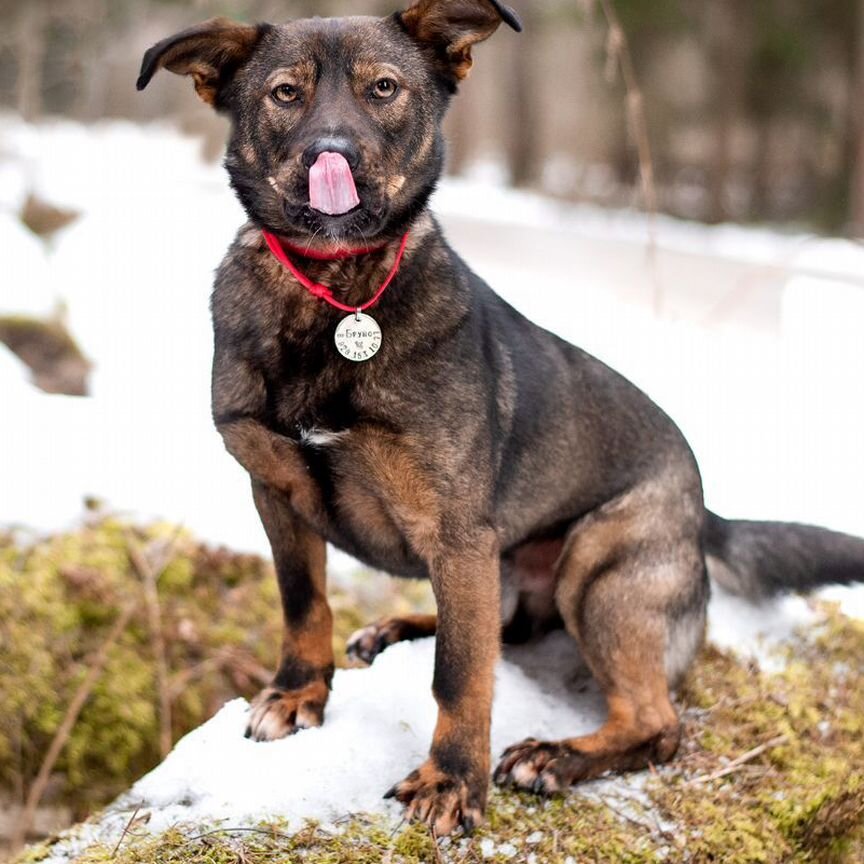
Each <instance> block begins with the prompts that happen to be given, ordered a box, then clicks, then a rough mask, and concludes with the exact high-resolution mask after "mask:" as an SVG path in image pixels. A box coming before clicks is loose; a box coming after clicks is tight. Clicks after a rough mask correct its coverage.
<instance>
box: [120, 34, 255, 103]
mask: <svg viewBox="0 0 864 864" xmlns="http://www.w3.org/2000/svg"><path fill="white" fill-rule="evenodd" d="M264 30H265V25H258V26H252V25H250V24H238V23H237V22H236V21H229V20H228V19H227V18H213V19H211V20H210V21H205V22H204V23H203V24H199V25H198V26H197V27H190V28H189V29H188V30H184V31H183V32H182V33H177V34H176V35H174V36H169V37H168V38H167V39H163V40H162V41H161V42H157V43H156V44H155V45H154V46H153V47H152V48H151V49H150V50H149V51H148V52H147V53H146V54H145V55H144V60H143V61H142V63H141V74H140V75H139V76H138V83H137V85H136V86H137V87H138V89H139V90H143V89H144V88H145V87H146V86H147V85H148V84H149V83H150V79H151V78H152V77H153V76H154V75H155V74H156V73H157V72H158V71H159V70H160V69H162V68H163V67H164V68H165V69H167V70H168V71H169V72H174V73H176V74H177V75H191V76H192V77H193V79H194V80H195V90H196V91H197V93H198V95H199V96H200V97H201V98H202V99H203V100H204V101H205V102H207V103H208V104H209V105H214V106H215V105H216V104H217V100H218V97H219V91H220V90H221V89H222V87H224V86H225V84H227V83H228V81H229V80H230V79H231V77H232V76H233V75H234V73H235V72H236V71H237V70H238V69H239V68H240V67H241V66H242V65H243V64H244V63H245V62H246V61H247V60H248V59H249V57H250V56H251V55H252V52H253V51H254V50H255V47H256V46H257V44H258V41H259V40H260V38H261V36H262V35H263V33H264Z"/></svg>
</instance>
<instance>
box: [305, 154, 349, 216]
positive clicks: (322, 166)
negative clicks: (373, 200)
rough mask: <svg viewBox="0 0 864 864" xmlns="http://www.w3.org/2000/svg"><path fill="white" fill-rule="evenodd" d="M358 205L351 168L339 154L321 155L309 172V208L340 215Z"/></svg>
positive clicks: (330, 214)
mask: <svg viewBox="0 0 864 864" xmlns="http://www.w3.org/2000/svg"><path fill="white" fill-rule="evenodd" d="M359 203H360V198H359V197H358V196H357V187H356V186H355V185H354V175H353V174H352V173H351V166H350V165H349V164H348V162H347V161H346V160H345V157H344V156H342V155H341V154H340V153H322V154H321V155H320V156H319V157H318V161H317V162H316V163H315V164H314V165H313V166H312V167H311V168H310V169H309V206H310V207H311V208H312V209H313V210H318V211H319V212H321V213H326V214H327V215H328V216H341V215H342V214H343V213H347V212H348V211H349V210H353V209H354V208H355V207H356V206H357V205H358V204H359Z"/></svg>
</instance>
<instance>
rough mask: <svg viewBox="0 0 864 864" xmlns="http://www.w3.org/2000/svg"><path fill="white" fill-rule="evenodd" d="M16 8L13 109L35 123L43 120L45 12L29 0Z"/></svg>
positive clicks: (38, 1)
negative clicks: (40, 118) (15, 67)
mask: <svg viewBox="0 0 864 864" xmlns="http://www.w3.org/2000/svg"><path fill="white" fill-rule="evenodd" d="M17 8H18V14H17V21H15V54H16V65H17V71H16V82H15V83H16V93H15V107H16V109H17V111H18V113H19V114H20V115H21V116H22V117H24V118H25V119H26V120H36V119H38V118H39V117H41V116H42V84H43V81H42V66H43V60H44V56H45V21H46V8H45V3H43V2H40V0H29V2H27V3H21V4H19V5H18V7H17Z"/></svg>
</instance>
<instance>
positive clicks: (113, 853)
mask: <svg viewBox="0 0 864 864" xmlns="http://www.w3.org/2000/svg"><path fill="white" fill-rule="evenodd" d="M140 810H141V805H140V804H139V805H138V806H137V807H136V808H135V810H134V811H133V812H132V815H131V816H130V817H129V821H128V822H127V823H126V826H125V827H124V828H123V833H122V834H121V835H120V839H119V840H118V841H117V845H116V846H115V847H114V851H113V852H112V853H111V857H112V858H116V857H117V853H118V852H119V851H120V846H121V845H122V844H123V841H124V840H125V839H126V835H127V834H128V833H129V829H130V828H131V827H132V823H133V822H134V821H135V817H136V816H137V815H138V813H139V811H140Z"/></svg>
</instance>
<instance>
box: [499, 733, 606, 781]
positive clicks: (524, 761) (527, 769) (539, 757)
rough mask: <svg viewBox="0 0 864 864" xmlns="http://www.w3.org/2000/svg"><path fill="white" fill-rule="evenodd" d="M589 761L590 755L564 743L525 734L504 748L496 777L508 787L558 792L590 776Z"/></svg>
mask: <svg viewBox="0 0 864 864" xmlns="http://www.w3.org/2000/svg"><path fill="white" fill-rule="evenodd" d="M589 763H590V757H587V756H583V755H582V754H580V753H578V752H576V751H575V750H573V749H572V748H570V747H568V746H566V745H565V744H559V743H557V742H554V741H553V742H550V741H537V740H536V739H534V738H526V739H525V740H524V741H522V742H521V743H519V744H514V745H513V746H512V747H508V748H507V749H506V750H505V751H504V753H503V754H502V756H501V761H500V762H499V763H498V767H497V768H496V769H495V773H494V774H493V779H494V781H495V783H497V784H498V785H499V786H504V787H506V788H512V789H524V790H526V791H528V792H534V793H536V794H538V795H557V794H560V793H563V792H566V791H567V790H568V789H569V788H570V786H571V785H573V783H576V782H578V781H579V780H580V779H583V776H587V775H588V774H589V773H590V765H589ZM580 767H581V770H580ZM580 775H583V776H580Z"/></svg>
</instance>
